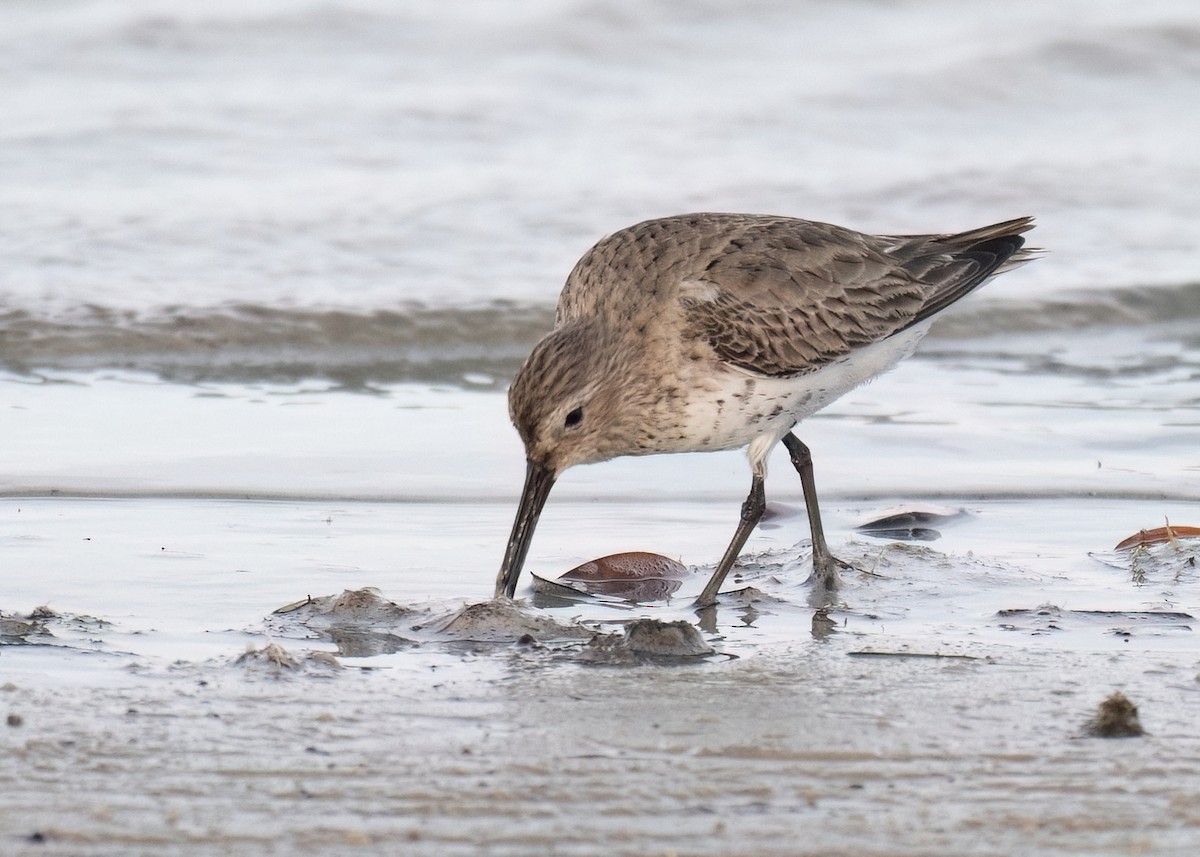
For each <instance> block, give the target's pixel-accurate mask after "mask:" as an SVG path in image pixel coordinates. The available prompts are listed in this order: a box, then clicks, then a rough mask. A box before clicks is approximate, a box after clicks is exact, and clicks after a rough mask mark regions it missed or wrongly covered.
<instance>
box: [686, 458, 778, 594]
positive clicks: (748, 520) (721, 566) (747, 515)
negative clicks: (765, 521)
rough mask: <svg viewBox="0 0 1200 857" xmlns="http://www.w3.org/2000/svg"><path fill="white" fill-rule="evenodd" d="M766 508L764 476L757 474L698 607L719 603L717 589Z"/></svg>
mask: <svg viewBox="0 0 1200 857" xmlns="http://www.w3.org/2000/svg"><path fill="white" fill-rule="evenodd" d="M766 508H767V495H766V493H765V492H764V491H763V478H762V477H761V476H759V475H758V474H755V475H754V481H753V482H751V483H750V494H749V496H747V497H746V502H745V503H743V504H742V519H741V521H740V522H739V523H738V528H737V532H735V533H734V534H733V541H731V542H730V543H729V547H727V548H726V549H725V555H724V556H722V557H721V561H720V562H719V563H718V564H717V570H716V571H714V572H713V574H712V577H710V578H709V579H708V584H707V585H706V586H705V587H704V591H703V592H701V593H700V597H699V598H697V599H696V606H697V607H711V606H713V605H714V604H716V603H717V590H718V589H720V588H721V584H722V583H724V582H725V575H727V574H729V569H731V568H733V564H734V563H735V562H737V558H738V554H739V553H741V552H742V546H743V545H745V544H746V539H748V538H750V533H752V532H754V528H755V527H756V526H758V520H759V518H761V517H762V515H763V510H765V509H766Z"/></svg>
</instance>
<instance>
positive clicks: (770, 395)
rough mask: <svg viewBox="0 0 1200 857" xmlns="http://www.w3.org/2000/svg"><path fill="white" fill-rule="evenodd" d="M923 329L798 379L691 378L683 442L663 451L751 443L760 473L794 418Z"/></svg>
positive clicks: (863, 376)
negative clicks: (768, 455)
mask: <svg viewBox="0 0 1200 857" xmlns="http://www.w3.org/2000/svg"><path fill="white" fill-rule="evenodd" d="M928 330H929V324H928V323H926V324H921V325H917V326H916V327H914V328H911V329H910V330H906V331H904V332H903V333H900V334H897V335H895V336H892V337H890V338H888V339H885V340H883V341H881V342H877V343H875V344H873V345H869V346H867V347H866V348H863V349H860V350H858V351H855V352H853V353H852V354H849V355H847V356H846V357H843V358H841V359H840V360H836V361H834V362H833V363H830V364H828V365H827V366H824V367H822V368H821V369H818V370H817V371H815V372H811V373H809V374H807V375H801V376H798V377H793V378H764V377H762V376H758V375H751V374H750V373H748V372H745V371H742V370H740V369H736V368H730V369H729V370H728V371H727V372H724V373H722V374H721V375H719V376H717V377H711V378H705V379H699V378H696V379H692V380H693V383H692V384H691V385H690V386H691V389H692V390H694V391H695V392H694V393H693V394H692V395H691V396H689V398H688V400H687V402H686V404H685V405H684V412H683V415H682V417H683V428H684V429H685V431H684V432H683V434H685V435H686V436H687V438H688V442H687V443H686V444H685V445H684V446H681V447H680V448H678V449H670V450H668V449H664V450H662V451H664V452H666V451H677V452H684V451H690V452H696V451H701V450H718V449H736V448H738V447H741V446H746V445H750V449H749V454H750V462H751V464H752V466H753V467H754V468H755V471H756V472H760V473H761V472H764V470H763V468H764V463H765V460H766V457H767V453H769V452H770V451H771V448H772V447H774V446H775V444H776V443H778V442H779V440H780V438H782V437H783V436H784V435H785V434H787V433H788V432H789V431H790V430H791V429H792V427H793V426H794V425H795V424H796V423H797V422H799V421H800V420H802V419H804V418H805V417H809V416H812V415H813V414H815V413H816V412H817V411H819V410H821V409H822V408H824V407H825V406H826V405H829V404H830V403H832V402H833V401H834V400H836V399H838V398H840V397H841V396H843V395H845V394H846V393H848V392H850V391H851V390H853V389H854V388H855V387H858V386H860V385H861V384H864V383H865V382H867V381H869V380H871V379H872V378H874V377H876V376H877V375H881V374H883V373H884V372H886V371H887V370H888V369H890V368H892V367H893V366H895V365H896V364H897V363H899V362H900V361H901V360H903V359H904V358H905V357H907V356H908V355H910V354H912V352H913V350H914V349H915V348H916V347H917V343H918V342H920V341H921V339H922V337H924V336H925V334H926V332H927V331H928Z"/></svg>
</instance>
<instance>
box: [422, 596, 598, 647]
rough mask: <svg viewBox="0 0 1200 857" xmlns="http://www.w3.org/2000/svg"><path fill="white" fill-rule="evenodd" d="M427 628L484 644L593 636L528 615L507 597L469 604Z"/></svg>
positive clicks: (545, 618)
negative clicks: (525, 639) (528, 638)
mask: <svg viewBox="0 0 1200 857" xmlns="http://www.w3.org/2000/svg"><path fill="white" fill-rule="evenodd" d="M428 627H430V628H432V629H434V630H436V631H437V632H439V633H441V634H446V635H448V636H452V637H457V638H459V639H464V640H475V641H482V642H489V641H490V642H501V641H502V642H511V641H514V640H521V639H523V638H524V637H526V636H529V637H533V638H534V639H536V640H571V639H576V640H577V639H580V638H582V637H587V636H589V635H590V634H591V633H592V632H591V631H590V630H589V629H587V628H585V627H583V626H582V625H564V624H562V623H561V622H556V621H554V620H553V619H550V618H549V617H546V616H539V615H537V614H531V613H527V612H525V611H524V610H522V609H521V608H520V607H518V606H517V605H516V604H515V603H513V602H512V601H509V600H508V599H504V598H498V599H495V600H492V601H482V602H480V603H478V604H468V605H467V606H466V607H463V608H462V609H461V610H457V611H455V612H454V613H452V614H451V615H450V616H449V617H444V616H443V617H440V618H438V619H435V620H434V621H433V622H430V623H429V626H428Z"/></svg>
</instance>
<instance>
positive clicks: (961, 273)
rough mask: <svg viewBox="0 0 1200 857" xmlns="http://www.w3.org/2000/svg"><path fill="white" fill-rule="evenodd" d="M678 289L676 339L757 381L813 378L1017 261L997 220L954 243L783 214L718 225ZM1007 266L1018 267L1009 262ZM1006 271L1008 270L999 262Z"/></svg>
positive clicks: (1010, 227) (1011, 236) (1024, 225)
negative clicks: (716, 237)
mask: <svg viewBox="0 0 1200 857" xmlns="http://www.w3.org/2000/svg"><path fill="white" fill-rule="evenodd" d="M725 226H726V227H735V228H731V229H729V232H728V238H727V240H723V241H721V242H719V243H717V244H714V245H713V246H712V247H711V248H709V252H707V253H705V254H703V255H702V256H701V257H700V260H699V262H698V264H697V266H696V267H695V268H694V269H693V271H692V272H691V273H690V274H689V275H687V276H685V277H684V278H683V280H682V281H681V284H680V289H679V299H680V302H681V305H682V308H683V311H684V314H685V319H686V322H685V323H686V326H687V329H688V330H687V332H688V333H689V334H690V335H693V336H696V337H699V338H702V339H704V340H705V341H707V342H708V344H709V345H710V346H711V347H712V349H713V350H714V351H715V352H716V353H717V355H718V356H719V357H720V358H721V359H722V360H724V361H726V362H728V363H730V364H732V365H735V366H738V367H741V368H743V369H746V370H749V371H751V372H755V373H758V374H762V375H770V376H787V375H798V374H804V373H807V372H811V371H814V370H816V369H818V368H820V367H822V366H824V365H827V364H828V363H830V362H832V361H835V360H837V359H838V358H840V357H843V356H844V355H846V354H848V353H850V352H851V351H853V350H855V349H857V348H861V347H863V346H865V345H869V344H871V343H873V342H878V341H880V340H882V339H886V338H887V337H889V336H891V335H892V334H894V333H897V332H899V331H901V330H904V329H905V328H907V327H911V326H912V325H914V324H918V323H920V322H922V321H924V320H925V319H927V318H929V317H931V316H932V315H934V314H935V313H936V312H939V311H941V310H942V309H944V308H945V307H946V306H949V305H950V304H951V303H953V302H954V301H956V300H958V299H959V298H961V297H962V296H963V295H965V294H967V293H968V292H970V291H971V290H973V289H974V288H976V287H978V286H979V285H980V284H982V283H983V282H984V281H985V280H987V279H988V278H990V277H991V276H992V275H993V274H995V273H996V272H997V270H998V269H1001V268H1002V267H1003V266H1004V264H1005V262H1006V261H1010V257H1013V256H1014V254H1016V253H1018V251H1019V250H1020V248H1021V245H1022V243H1023V239H1021V238H1019V237H1017V236H1016V233H1018V232H1023V231H1025V230H1026V229H1029V228H1031V223H1030V222H1029V221H1027V220H1020V221H1009V222H1007V223H1005V224H997V225H996V226H994V227H984V228H983V229H979V230H974V231H973V232H968V233H963V234H962V235H961V236H960V235H953V236H944V235H927V236H919V235H918V236H872V235H865V234H863V233H859V232H854V231H852V230H848V229H843V228H841V227H837V226H832V225H829V224H824V223H814V222H811V221H803V220H793V219H789V218H747V219H745V220H743V221H742V222H740V223H737V222H735V223H727V224H725ZM1015 261H1016V262H1019V261H1023V259H1017V260H1015ZM1011 264H1015V262H1010V265H1011Z"/></svg>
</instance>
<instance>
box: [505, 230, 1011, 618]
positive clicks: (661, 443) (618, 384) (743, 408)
mask: <svg viewBox="0 0 1200 857" xmlns="http://www.w3.org/2000/svg"><path fill="white" fill-rule="evenodd" d="M1032 228H1033V219H1032V218H1029V217H1023V218H1020V219H1017V220H1009V221H1006V222H1004V223H997V224H995V225H992V226H984V227H982V228H980V229H973V230H971V231H969V232H962V233H958V234H953V235H866V234H863V233H861V232H854V231H852V230H850V229H844V228H842V227H839V226H831V225H829V224H826V223H816V222H812V221H807V220H798V219H795V218H789V217H769V216H761V215H748V214H685V215H679V216H677V217H667V218H663V219H660V220H649V221H646V222H645V223H640V224H638V225H636V226H631V227H629V228H628V229H623V230H621V231H620V232H617V233H615V234H613V235H610V236H608V237H607V238H604V239H602V240H601V241H600V242H599V243H598V244H596V245H595V246H594V247H593V248H592V249H591V250H589V251H588V252H587V253H586V254H585V255H584V257H583V258H582V259H580V260H579V262H578V263H577V264H576V265H575V269H574V270H573V271H572V272H571V275H570V276H569V277H568V278H567V283H566V285H565V286H564V287H563V290H562V294H561V295H560V297H559V301H558V313H557V317H556V322H555V327H554V330H552V331H551V332H550V333H549V334H547V335H546V337H545V338H544V339H543V340H542V341H541V342H539V343H538V344H537V346H536V347H535V348H534V349H533V352H532V353H531V354H530V355H529V357H528V359H527V360H526V361H525V364H524V365H523V366H522V367H521V370H520V371H519V372H518V373H517V376H516V378H515V379H514V380H513V383H512V387H511V388H510V389H509V393H508V405H509V413H510V414H511V416H512V421H513V424H514V425H515V426H516V427H517V431H518V432H520V435H521V440H523V441H524V443H525V456H526V461H527V468H526V475H525V487H524V489H523V490H522V493H521V500H520V505H519V507H518V509H517V516H516V520H515V521H514V523H513V529H512V535H511V536H510V537H509V540H508V549H507V550H506V552H505V554H504V562H503V565H502V566H501V567H500V574H499V575H498V576H497V578H496V596H497V597H500V596H503V595H506V596H508V597H510V598H511V597H512V595H513V593H514V592H515V590H516V585H517V578H518V577H519V576H520V574H521V567H522V565H523V564H524V562H525V556H526V554H527V553H528V552H529V545H530V542H531V540H532V538H533V532H534V529H535V527H536V526H537V521H538V517H539V515H540V514H541V511H542V507H543V506H544V505H545V502H546V498H547V497H548V496H549V494H550V489H551V488H552V487H553V485H554V482H555V480H556V479H557V478H558V477H559V475H560V474H561V473H562V472H563V471H564V470H566V469H567V468H568V467H573V466H574V465H576V464H590V463H594V462H598V461H606V460H608V459H610V458H616V457H617V456H621V455H650V454H653V453H659V452H701V451H711V450H718V449H736V448H738V447H743V446H745V447H748V450H747V451H748V453H749V458H750V469H751V473H752V479H751V487H750V494H749V496H748V497H747V498H746V501H745V502H744V503H743V504H742V512H741V519H740V522H739V524H738V527H737V531H736V532H735V533H734V536H733V540H732V541H731V542H730V543H729V547H728V549H727V550H726V551H725V554H724V556H722V557H721V561H720V562H719V563H718V564H717V567H716V570H715V571H714V572H713V574H712V577H711V579H710V580H709V581H708V585H707V586H706V587H705V589H704V591H703V593H702V594H701V595H700V597H699V598H698V599H697V604H698V605H699V606H708V605H711V604H713V603H715V600H716V595H717V591H718V589H719V588H720V586H721V584H722V582H723V581H724V580H725V576H726V575H727V574H728V573H729V570H730V568H732V567H733V564H734V562H735V561H736V560H737V557H738V553H739V552H740V551H741V549H742V546H743V545H744V544H745V543H746V539H747V538H748V537H749V536H750V533H751V531H753V529H754V527H755V526H756V525H757V523H758V520H759V518H760V517H761V516H762V513H763V509H764V508H765V505H766V500H765V495H764V492H763V481H764V479H765V477H766V466H767V457H768V455H769V453H770V452H771V449H772V448H774V446H775V445H776V444H777V443H778V442H779V441H780V440H782V441H783V443H784V445H785V446H786V447H787V450H788V452H789V454H790V456H791V460H792V464H793V465H794V466H795V468H796V470H797V471H798V472H799V474H800V481H801V486H802V489H803V493H804V501H805V503H806V505H807V507H808V519H809V526H810V529H811V532H812V551H813V569H814V580H815V581H816V583H817V585H818V586H819V587H821V588H822V589H823V590H824V591H832V590H833V589H834V588H835V587H836V585H837V581H838V576H837V570H838V567H839V566H844V563H842V562H841V561H839V560H838V559H836V558H835V557H834V556H833V555H832V554H831V553H830V552H829V548H828V546H827V545H826V543H825V536H824V533H823V531H822V528H821V515H820V511H819V510H818V507H817V492H816V487H815V483H814V481H813V470H812V456H811V454H810V453H809V450H808V447H806V446H805V445H804V444H803V443H801V441H800V440H799V438H797V437H796V436H795V435H794V434H792V429H793V428H794V427H795V425H796V423H798V422H799V421H800V420H802V419H804V418H805V417H807V416H810V415H812V414H813V413H815V412H816V411H818V410H820V409H821V408H823V407H825V406H826V405H828V404H829V403H830V402H832V401H834V400H835V399H837V398H838V397H839V396H841V395H843V394H844V393H846V392H848V391H849V390H852V389H853V388H855V387H857V386H858V385H860V384H862V383H864V382H865V381H867V380H869V379H871V378H874V377H875V376H876V375H879V374H880V373H882V372H884V371H886V370H887V369H889V368H891V367H892V366H893V365H895V364H896V363H897V362H899V361H900V360H901V359H903V358H904V357H907V356H908V355H909V354H911V353H912V351H913V349H914V348H915V347H916V345H917V343H918V342H919V341H920V339H921V338H922V337H923V336H924V335H925V333H926V332H927V331H928V329H929V326H930V324H931V323H932V321H933V319H934V317H936V316H937V314H938V313H940V312H941V311H942V310H944V309H946V308H947V307H949V306H950V305H951V304H953V303H954V302H956V301H957V300H959V299H960V298H962V297H964V296H965V295H967V294H968V293H970V292H972V291H974V290H975V289H977V288H978V287H979V286H981V285H982V284H983V283H985V282H987V280H989V279H990V278H991V277H993V276H995V275H996V274H999V273H1002V272H1004V271H1007V270H1010V269H1012V268H1014V267H1016V266H1017V265H1019V264H1021V263H1022V262H1025V261H1028V260H1029V259H1030V258H1032V255H1033V253H1032V251H1030V250H1029V249H1023V246H1024V243H1025V240H1024V238H1022V237H1021V234H1022V233H1024V232H1027V231H1028V230H1030V229H1032Z"/></svg>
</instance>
